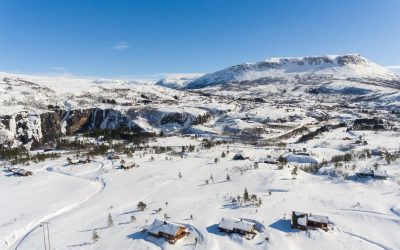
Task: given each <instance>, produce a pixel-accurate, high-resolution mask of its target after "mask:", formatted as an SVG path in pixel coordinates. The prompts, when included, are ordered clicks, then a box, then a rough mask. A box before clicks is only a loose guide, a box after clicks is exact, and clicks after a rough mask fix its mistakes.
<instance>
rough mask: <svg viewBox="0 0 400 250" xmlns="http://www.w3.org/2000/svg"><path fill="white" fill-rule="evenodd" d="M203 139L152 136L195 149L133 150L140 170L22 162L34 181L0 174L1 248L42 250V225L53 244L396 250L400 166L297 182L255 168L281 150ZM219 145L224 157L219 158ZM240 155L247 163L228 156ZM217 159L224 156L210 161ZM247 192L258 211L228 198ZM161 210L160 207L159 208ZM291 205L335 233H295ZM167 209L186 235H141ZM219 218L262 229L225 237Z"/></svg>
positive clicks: (100, 160) (101, 161)
mask: <svg viewBox="0 0 400 250" xmlns="http://www.w3.org/2000/svg"><path fill="white" fill-rule="evenodd" d="M326 136H327V137H328V136H329V137H330V141H334V140H335V139H334V138H339V137H340V136H342V135H341V134H340V133H339V132H336V131H333V132H332V133H327V134H326ZM376 136H378V135H376V134H371V135H366V138H367V139H369V138H371V139H372V138H373V137H376ZM375 139H376V138H375ZM381 139H385V135H382V136H381ZM199 144H200V139H198V140H195V139H190V138H189V137H187V138H181V137H168V138H161V139H159V140H158V141H152V142H151V143H150V145H152V146H155V145H160V146H164V147H166V146H172V147H174V146H181V145H195V146H196V149H199V150H195V151H194V152H189V153H186V154H185V156H184V157H183V158H181V157H180V156H171V155H168V154H164V153H163V154H151V153H144V151H137V152H136V153H134V154H133V156H132V157H131V158H132V159H129V160H133V161H134V162H135V163H137V164H138V165H139V167H137V168H133V169H130V170H126V171H124V170H121V169H116V166H117V163H116V162H111V161H110V160H107V159H105V157H97V158H96V161H93V162H92V163H89V164H85V165H76V166H69V165H66V160H65V157H63V158H61V159H59V160H55V161H46V162H44V163H41V164H31V166H29V167H27V168H28V169H30V170H32V171H33V172H34V174H33V175H32V176H30V177H15V176H10V175H9V174H7V173H6V172H3V174H2V175H1V177H0V185H1V188H0V192H1V197H3V198H2V199H1V202H0V205H1V207H2V208H3V209H2V211H3V212H2V213H1V215H0V220H1V221H0V223H1V226H0V235H1V238H2V239H3V241H2V246H1V248H3V249H43V248H44V247H43V232H42V229H41V228H40V227H38V225H39V223H40V222H41V221H47V222H49V223H50V225H49V227H50V239H51V246H52V249H158V248H163V249H164V248H165V249H399V248H400V240H399V237H398V236H399V235H398V232H399V230H400V205H399V204H400V203H399V197H400V185H399V181H400V168H399V162H394V163H391V164H389V165H387V164H386V166H382V167H383V168H384V169H385V170H387V172H388V173H389V176H390V177H389V178H388V179H387V180H372V179H360V180H358V179H356V180H353V179H348V180H346V179H343V178H340V177H332V176H329V175H313V174H309V173H306V172H303V171H300V170H299V171H298V175H297V176H295V177H296V178H295V179H293V177H294V176H293V175H292V170H293V164H292V163H289V165H288V166H285V167H283V168H282V169H279V168H278V167H277V165H275V164H266V163H258V168H254V167H253V166H254V162H256V161H258V160H259V159H261V158H263V157H266V156H267V155H271V157H277V156H278V155H281V154H282V153H284V152H286V150H284V149H275V148H261V147H254V146H249V145H242V144H222V145H219V146H217V147H214V148H211V149H203V148H201V147H200V146H199ZM332 145H335V144H334V143H333V144H332ZM304 146H305V147H308V146H309V145H304ZM310 146H311V144H310ZM228 147H229V148H228ZM370 147H373V145H372V146H370ZM331 150H335V149H333V148H332V149H331ZM178 151H179V150H178ZM223 151H224V152H225V153H226V157H225V158H222V157H221V153H222V152H223ZM228 151H229V153H228ZM238 152H240V153H242V154H243V155H244V156H246V157H249V159H248V160H244V161H234V160H232V157H233V155H234V154H235V153H238ZM322 154H324V151H323V150H318V148H313V149H312V155H314V156H315V157H316V158H318V159H321V158H323V155H322ZM151 156H153V157H154V160H152V159H150V157H151ZM166 156H167V159H166ZM125 158H126V157H125ZM215 158H219V160H220V161H219V162H217V163H214V159H215ZM373 161H379V159H378V158H377V157H372V158H371V159H370V162H369V164H372V162H373ZM179 173H181V175H182V177H179V176H178V175H179ZM211 175H212V177H213V180H212V179H211ZM227 175H229V176H230V179H231V180H230V181H227ZM206 180H208V181H209V183H208V184H207V183H206ZM245 188H246V189H247V190H248V192H249V193H250V194H256V195H257V196H258V197H261V199H262V205H261V206H260V207H257V206H252V205H248V206H245V205H243V206H239V205H237V204H232V202H231V197H236V196H238V195H242V194H243V192H244V189H245ZM139 201H143V202H145V203H146V204H147V209H146V210H144V211H139V210H138V209H137V207H136V205H137V203H138V202H139ZM166 202H167V203H166ZM159 208H161V212H157V211H156V210H157V209H159ZM292 211H303V212H311V213H315V214H321V215H326V216H328V217H329V220H330V222H331V223H332V225H331V226H330V227H331V228H332V230H329V231H328V232H325V231H322V230H309V231H298V230H295V229H291V227H290V216H291V212H292ZM109 213H110V214H111V216H112V218H113V220H114V225H113V226H112V227H107V216H108V214H109ZM164 214H167V215H168V217H169V220H170V221H173V222H176V223H181V224H183V225H186V226H187V227H188V229H189V231H190V235H189V236H188V237H185V238H183V239H182V240H180V241H178V242H177V243H176V244H175V245H171V244H169V243H166V242H164V241H163V240H161V239H156V238H153V237H151V236H148V235H147V234H146V233H143V232H142V229H143V227H146V226H148V225H149V224H150V223H151V222H152V221H153V220H154V219H155V218H159V219H163V218H164ZM191 215H192V217H193V218H192V219H191ZM131 216H135V217H136V221H135V222H130V218H131ZM222 217H231V218H246V219H250V220H254V221H256V222H257V223H259V224H261V225H263V226H264V228H262V227H261V230H260V232H259V233H258V234H257V236H256V237H255V238H254V239H252V240H247V239H245V238H243V237H241V236H239V235H236V234H233V235H226V234H225V233H221V232H219V231H218V229H217V224H218V223H219V221H220V219H221V218H222ZM93 230H96V231H97V232H98V234H99V236H100V239H99V241H98V242H96V243H95V244H93V243H92V239H91V236H92V231H93ZM266 237H268V238H269V241H266V240H265V238H266ZM195 238H197V239H198V243H197V244H196V245H195V244H194V243H195Z"/></svg>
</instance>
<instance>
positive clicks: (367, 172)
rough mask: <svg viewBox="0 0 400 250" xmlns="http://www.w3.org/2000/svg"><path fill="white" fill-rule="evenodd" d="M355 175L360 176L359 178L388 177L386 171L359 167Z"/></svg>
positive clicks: (384, 178) (383, 178)
mask: <svg viewBox="0 0 400 250" xmlns="http://www.w3.org/2000/svg"><path fill="white" fill-rule="evenodd" d="M356 176H357V177H360V178H365V177H371V178H374V179H382V180H386V179H387V177H388V174H387V173H386V171H379V170H371V169H361V170H360V171H359V172H357V173H356Z"/></svg>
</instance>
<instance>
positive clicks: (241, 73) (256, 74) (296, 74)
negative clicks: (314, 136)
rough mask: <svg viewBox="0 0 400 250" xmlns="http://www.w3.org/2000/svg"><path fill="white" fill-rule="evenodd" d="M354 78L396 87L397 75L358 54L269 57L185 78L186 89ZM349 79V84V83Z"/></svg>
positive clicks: (348, 80) (349, 80) (351, 80)
mask: <svg viewBox="0 0 400 250" xmlns="http://www.w3.org/2000/svg"><path fill="white" fill-rule="evenodd" d="M338 81H340V82H342V83H343V84H344V85H351V84H353V83H354V82H358V83H363V84H368V85H375V86H383V87H391V88H400V76H398V75H396V74H395V73H393V72H392V71H390V70H388V69H386V68H384V67H382V66H379V65H378V64H376V63H373V62H371V61H369V60H368V59H366V58H364V57H361V56H360V55H355V54H349V55H343V56H337V55H335V56H313V57H293V58H271V59H267V60H264V61H261V62H256V63H245V64H240V65H236V66H231V67H228V68H226V69H223V70H220V71H217V72H214V73H209V74H206V75H204V76H202V77H200V78H198V79H195V80H193V81H191V82H189V83H188V84H187V86H186V88H188V89H199V88H204V87H208V86H215V85H224V84H235V83H243V84H246V83H253V84H270V83H276V82H278V83H292V84H302V83H305V84H309V83H314V84H318V85H321V84H329V83H333V82H338ZM349 83H350V84H349Z"/></svg>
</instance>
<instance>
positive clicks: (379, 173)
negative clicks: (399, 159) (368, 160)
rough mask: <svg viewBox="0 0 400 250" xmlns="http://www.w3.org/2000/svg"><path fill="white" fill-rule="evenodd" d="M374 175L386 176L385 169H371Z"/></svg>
mask: <svg viewBox="0 0 400 250" xmlns="http://www.w3.org/2000/svg"><path fill="white" fill-rule="evenodd" d="M372 173H373V174H374V176H375V177H387V173H386V171H379V170H372Z"/></svg>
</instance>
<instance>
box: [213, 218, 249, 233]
mask: <svg viewBox="0 0 400 250" xmlns="http://www.w3.org/2000/svg"><path fill="white" fill-rule="evenodd" d="M218 229H219V231H221V232H226V233H238V234H241V235H244V236H247V235H255V234H256V224H255V223H252V222H249V221H245V220H243V219H229V218H222V219H221V221H220V222H219V224H218Z"/></svg>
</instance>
